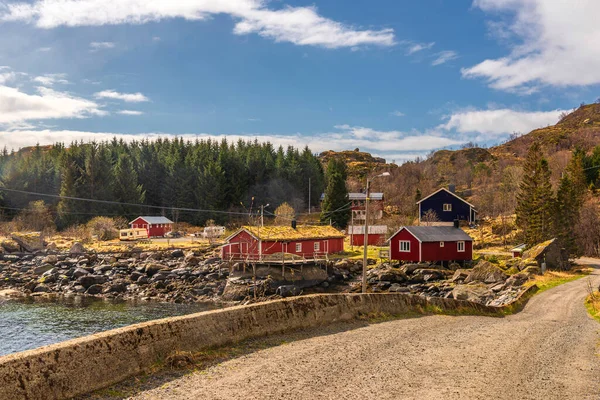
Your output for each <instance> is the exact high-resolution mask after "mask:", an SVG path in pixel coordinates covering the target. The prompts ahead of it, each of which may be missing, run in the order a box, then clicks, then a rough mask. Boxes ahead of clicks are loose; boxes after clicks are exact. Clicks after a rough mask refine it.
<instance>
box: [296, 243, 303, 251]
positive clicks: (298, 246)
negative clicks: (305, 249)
mask: <svg viewBox="0 0 600 400" xmlns="http://www.w3.org/2000/svg"><path fill="white" fill-rule="evenodd" d="M301 251H302V243H296V253H300V252H301Z"/></svg>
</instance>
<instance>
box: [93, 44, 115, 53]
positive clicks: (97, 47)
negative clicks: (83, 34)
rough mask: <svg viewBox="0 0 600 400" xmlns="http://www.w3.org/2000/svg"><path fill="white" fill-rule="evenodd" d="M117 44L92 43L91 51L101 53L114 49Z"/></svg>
mask: <svg viewBox="0 0 600 400" xmlns="http://www.w3.org/2000/svg"><path fill="white" fill-rule="evenodd" d="M115 46H116V44H114V43H113V42H92V43H90V51H92V52H93V51H99V50H104V49H114V48H115Z"/></svg>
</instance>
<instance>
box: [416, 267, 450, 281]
mask: <svg viewBox="0 0 600 400" xmlns="http://www.w3.org/2000/svg"><path fill="white" fill-rule="evenodd" d="M414 274H415V275H420V276H422V277H423V280H424V281H425V282H428V281H433V280H438V279H444V278H445V277H446V275H445V274H444V272H443V271H441V270H439V269H431V268H422V269H415V271H414Z"/></svg>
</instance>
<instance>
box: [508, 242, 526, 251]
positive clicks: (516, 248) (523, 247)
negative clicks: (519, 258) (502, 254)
mask: <svg viewBox="0 0 600 400" xmlns="http://www.w3.org/2000/svg"><path fill="white" fill-rule="evenodd" d="M526 247H527V244H525V243H523V244H520V245H518V246H515V247H513V248H512V249H510V251H513V252H514V251H523V250H525V248H526Z"/></svg>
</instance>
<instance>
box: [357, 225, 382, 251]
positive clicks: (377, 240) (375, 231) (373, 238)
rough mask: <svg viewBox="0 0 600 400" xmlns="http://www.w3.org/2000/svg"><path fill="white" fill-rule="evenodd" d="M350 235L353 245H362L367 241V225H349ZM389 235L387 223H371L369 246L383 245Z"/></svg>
mask: <svg viewBox="0 0 600 400" xmlns="http://www.w3.org/2000/svg"><path fill="white" fill-rule="evenodd" d="M348 236H350V243H351V244H352V246H362V245H363V244H364V242H365V227H364V225H349V226H348ZM386 237H387V226H386V225H369V236H368V239H367V240H368V242H367V243H368V245H369V246H383V245H384V244H385V238H386Z"/></svg>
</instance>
